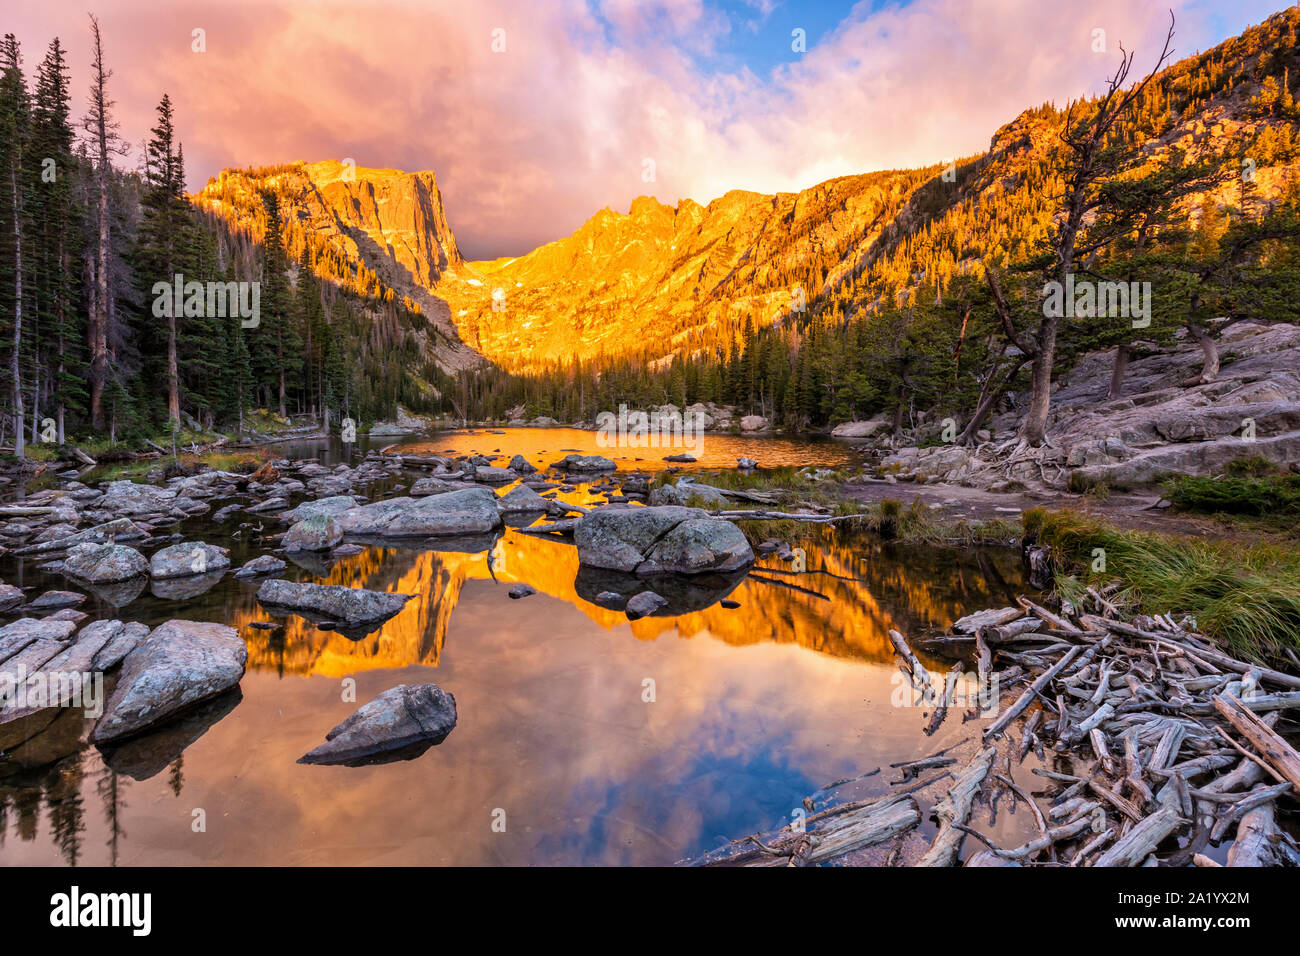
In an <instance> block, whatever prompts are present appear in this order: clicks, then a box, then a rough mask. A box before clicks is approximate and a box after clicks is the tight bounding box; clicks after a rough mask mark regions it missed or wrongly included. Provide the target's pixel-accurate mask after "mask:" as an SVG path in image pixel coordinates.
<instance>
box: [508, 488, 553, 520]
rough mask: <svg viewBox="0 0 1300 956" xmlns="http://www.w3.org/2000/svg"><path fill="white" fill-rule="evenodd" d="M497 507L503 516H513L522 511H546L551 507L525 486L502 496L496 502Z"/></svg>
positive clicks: (513, 489)
mask: <svg viewBox="0 0 1300 956" xmlns="http://www.w3.org/2000/svg"><path fill="white" fill-rule="evenodd" d="M497 507H498V508H499V509H501V511H502V513H503V514H513V513H516V512H522V511H546V510H548V509H549V508H550V507H551V503H550V502H549V501H547V500H546V499H545V498H543V497H542V496H541V495H539V494H538V493H537V492H535V491H533V489H531V488H529V487H528V486H527V485H520V486H519V487H517V488H512V489H510V491H508V492H506V493H505V494H504V495H502V496H501V499H500V500H499V501H498V502H497Z"/></svg>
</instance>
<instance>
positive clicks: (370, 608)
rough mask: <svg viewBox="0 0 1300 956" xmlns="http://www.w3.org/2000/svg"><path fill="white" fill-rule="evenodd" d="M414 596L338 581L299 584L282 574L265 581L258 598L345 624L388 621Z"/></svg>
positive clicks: (268, 604)
mask: <svg viewBox="0 0 1300 956" xmlns="http://www.w3.org/2000/svg"><path fill="white" fill-rule="evenodd" d="M413 597H415V595H414V594H395V593H392V592H388V591H367V590H365V589H364V588H349V587H343V586H342V585H338V584H298V583H295V582H293V581H284V580H281V579H279V578H276V579H273V580H270V581H264V582H263V583H262V586H261V587H260V588H258V589H257V600H258V601H260V602H261V603H262V604H263V605H266V606H267V607H270V608H284V609H286V610H290V611H299V612H304V611H305V612H307V613H309V614H314V615H318V616H319V617H320V618H324V619H327V620H330V621H340V622H342V623H344V624H349V625H359V624H375V623H379V622H381V621H386V620H388V619H389V618H390V617H392V616H393V615H394V614H396V613H397V612H398V611H400V610H401V609H402V608H403V607H405V606H406V602H407V601H409V600H411V598H413Z"/></svg>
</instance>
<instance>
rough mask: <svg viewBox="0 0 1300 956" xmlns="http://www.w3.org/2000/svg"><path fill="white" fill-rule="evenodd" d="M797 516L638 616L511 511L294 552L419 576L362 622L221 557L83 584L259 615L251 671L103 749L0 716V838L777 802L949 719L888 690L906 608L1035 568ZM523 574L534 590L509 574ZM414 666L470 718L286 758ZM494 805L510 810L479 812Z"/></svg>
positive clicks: (525, 819) (527, 835) (105, 844)
mask: <svg viewBox="0 0 1300 956" xmlns="http://www.w3.org/2000/svg"><path fill="white" fill-rule="evenodd" d="M797 543H798V544H800V545H801V546H802V547H804V548H805V549H806V551H807V564H808V571H807V572H806V573H801V574H797V575H794V574H790V573H789V571H788V565H785V564H783V563H782V562H779V561H777V560H775V559H762V560H761V561H760V564H759V565H758V567H756V568H755V570H754V572H753V573H750V574H748V575H744V576H740V577H739V578H738V579H737V578H719V579H716V580H699V581H693V582H688V583H684V584H682V585H681V587H680V589H679V590H680V593H673V594H668V595H666V596H668V597H669V598H670V600H672V601H673V602H674V604H673V606H672V608H671V610H672V611H673V612H674V613H672V614H671V615H669V616H652V617H647V618H642V619H640V620H637V621H635V622H629V621H628V620H627V618H626V616H625V615H624V614H623V613H621V612H620V611H617V610H612V609H609V608H605V607H601V606H599V605H597V604H596V603H595V602H594V597H595V595H596V594H597V593H599V592H600V591H601V590H606V589H609V586H610V584H611V582H609V581H608V580H606V579H605V577H604V576H602V575H598V574H592V573H591V572H587V571H580V569H579V567H578V564H577V554H576V551H575V550H574V548H573V547H572V546H571V545H568V544H566V543H564V542H562V541H559V540H551V539H547V538H539V537H537V536H532V535H527V534H523V533H520V532H518V531H515V530H507V531H505V532H504V533H503V534H502V535H501V536H499V537H497V538H494V539H486V540H485V539H479V540H477V541H468V542H455V543H451V548H450V549H447V550H429V549H428V547H427V544H428V543H427V542H420V543H413V542H403V543H401V544H400V545H397V544H393V543H387V544H371V545H369V546H367V547H366V548H365V550H364V551H362V552H361V553H360V554H356V555H352V556H348V557H343V558H340V559H338V560H335V561H333V562H330V563H328V565H323V566H321V567H319V568H314V567H307V568H304V567H296V566H293V565H291V566H290V568H289V569H288V570H287V572H286V573H287V574H288V575H289V576H290V577H295V578H297V579H300V580H318V581H320V582H321V583H328V584H342V585H348V586H360V587H366V588H371V589H375V590H386V591H400V592H405V593H410V594H416V595H418V596H419V597H418V599H417V600H413V601H410V602H408V603H407V605H406V606H405V607H404V608H403V609H402V610H401V611H400V612H399V613H398V614H397V615H396V616H394V617H393V618H391V619H389V620H388V621H386V622H385V623H384V624H383V625H382V627H381V628H380V629H379V630H378V631H377V632H375V633H371V634H368V635H365V636H362V637H360V638H359V639H353V638H351V637H349V636H347V635H345V634H341V633H338V632H334V631H323V630H319V629H317V628H316V627H315V626H314V625H313V624H312V623H311V622H309V621H307V620H304V619H303V618H301V617H299V616H297V615H291V616H288V617H286V618H279V619H277V618H275V617H273V616H272V615H270V614H269V613H268V612H267V611H266V610H265V609H263V608H262V607H261V606H260V605H259V604H258V603H257V600H256V592H257V587H258V584H259V582H258V581H256V580H254V581H247V582H245V581H238V580H236V579H234V578H233V576H230V575H225V576H221V578H220V579H219V580H217V581H215V582H206V581H205V582H202V584H203V587H204V588H205V590H202V591H201V593H197V594H196V595H195V596H192V597H187V598H186V600H185V603H184V604H183V605H178V604H176V603H175V602H173V601H170V600H165V599H164V598H163V597H160V596H158V595H157V594H156V593H153V594H151V593H144V594H142V595H140V596H139V597H138V598H137V599H136V600H135V601H133V602H131V603H130V604H129V605H127V606H126V607H125V608H123V609H122V610H121V611H120V612H118V611H117V610H115V609H114V608H113V607H112V604H111V603H103V604H96V605H95V606H94V607H93V608H91V607H90V606H89V603H90V602H88V607H87V610H92V612H93V613H95V614H96V615H98V616H117V615H118V614H120V616H122V617H123V618H127V619H133V620H140V621H143V622H145V623H148V624H151V625H153V624H157V623H160V622H161V621H163V620H166V619H168V618H169V617H173V616H177V615H178V614H183V615H184V616H185V617H187V618H191V619H203V620H216V621H225V622H228V623H230V624H231V625H233V626H235V627H237V628H239V629H240V632H241V634H242V635H243V636H244V637H245V639H246V640H247V642H248V647H249V671H248V674H247V675H246V677H245V679H244V681H243V684H242V686H241V689H240V691H239V692H237V693H234V694H231V695H227V696H226V697H223V698H221V699H219V700H217V701H212V702H209V704H208V705H207V706H206V707H204V708H203V709H201V710H199V711H195V712H193V713H191V714H189V715H187V717H186V719H185V720H183V721H180V722H178V723H176V724H173V725H171V726H169V727H166V728H164V729H162V730H161V731H159V732H157V733H155V734H151V735H149V736H147V737H144V738H141V739H139V740H136V741H132V742H130V743H128V744H126V745H124V746H121V747H118V748H115V749H113V750H111V751H108V752H105V753H100V752H99V751H98V750H97V749H95V748H90V747H87V745H86V743H85V739H86V734H87V733H88V731H89V729H90V725H91V722H90V721H88V720H86V719H84V718H83V717H82V716H81V715H80V714H79V713H78V712H73V711H53V712H51V711H46V712H42V713H39V714H35V715H32V716H31V717H29V718H27V719H26V720H25V721H24V722H22V723H23V726H21V727H17V726H14V725H8V726H5V727H0V749H2V750H3V752H4V754H3V757H0V841H2V842H0V862H4V863H11V864H17V863H47V864H48V863H59V862H63V863H89V864H113V863H122V864H132V863H154V864H178V863H181V864H190V863H195V864H197V863H253V864H269V863H287V864H294V863H318V864H319V863H337V864H351V863H355V864H382V863H399V862H400V863H426V864H427V863H480V864H484V863H607V864H613V863H670V862H673V861H675V860H678V859H681V858H683V857H685V856H688V855H692V854H694V853H697V852H699V851H701V850H704V849H708V848H710V847H712V846H715V845H717V842H718V841H719V840H720V839H723V838H730V837H733V836H735V835H736V834H738V833H742V832H751V831H753V830H755V829H758V828H760V827H765V826H770V825H772V824H773V823H774V822H779V821H780V820H781V819H783V818H787V816H788V813H789V812H790V808H791V807H793V806H796V805H798V801H799V799H800V798H801V797H802V796H803V795H804V794H806V793H808V792H810V791H812V790H814V789H816V787H818V786H820V785H821V784H822V783H825V782H826V781H828V780H833V779H838V778H841V777H845V776H849V775H852V774H855V773H859V772H861V771H862V770H863V769H866V768H869V767H871V766H875V765H882V764H885V763H890V762H895V761H898V760H903V759H910V758H913V757H916V756H920V755H921V754H923V753H928V752H930V751H932V750H934V749H937V748H938V747H941V746H943V743H944V740H945V739H946V738H945V736H944V735H945V734H947V733H949V732H950V731H951V732H952V733H957V732H958V731H959V729H960V728H957V729H956V730H953V729H952V728H945V729H944V730H942V731H941V733H940V734H939V735H938V736H936V737H933V738H926V737H924V736H923V735H922V734H921V733H920V727H921V724H922V720H921V715H920V713H918V712H916V711H912V710H906V709H903V710H900V709H896V708H892V707H890V706H889V700H890V694H891V691H892V690H893V685H894V680H895V675H896V673H897V671H896V666H895V662H894V660H893V657H892V651H891V649H890V646H889V642H888V638H887V632H888V630H889V629H890V628H898V629H900V630H903V631H904V632H907V633H910V634H919V633H921V632H922V631H923V629H925V628H926V627H928V626H932V625H936V624H945V623H947V622H949V621H951V620H952V619H953V618H955V617H956V616H959V615H960V614H962V613H966V612H967V611H969V610H971V609H973V608H976V607H985V606H988V605H989V604H991V603H994V602H998V601H1001V600H1003V599H1005V597H1006V595H1007V593H1008V591H1009V590H1011V589H1014V588H1016V587H1020V586H1021V585H1022V582H1021V578H1020V571H1019V567H1018V565H1017V563H1016V561H1015V556H1014V554H1012V553H1010V552H989V553H981V552H974V553H972V552H969V551H957V550H939V549H908V548H902V547H896V546H890V545H887V544H884V543H882V542H880V541H878V540H875V539H873V538H870V537H867V536H862V535H855V534H850V533H847V532H845V531H843V530H841V531H838V532H836V531H832V530H831V529H828V528H812V529H810V530H809V531H808V532H807V534H806V535H805V536H804V538H803V540H801V541H799V542H797ZM439 547H440V548H441V547H444V545H442V544H440V545H439ZM251 553H252V552H250V553H249V554H247V555H244V554H239V553H238V546H236V553H234V554H232V559H235V563H236V565H237V564H238V563H240V561H241V560H242V559H244V558H246V557H248V556H251ZM28 573H29V574H31V575H32V576H31V578H30V580H31V581H33V582H36V583H45V584H47V585H48V584H49V583H50V582H48V581H44V580H43V579H42V578H40V577H39V575H34V574H33V573H32V572H30V571H29V572H28ZM517 582H524V583H527V584H529V585H531V586H532V587H534V588H535V589H536V590H537V591H538V594H536V595H534V596H532V597H528V598H525V599H523V600H519V601H512V600H508V599H507V598H506V591H507V590H508V588H509V586H510V585H512V584H514V583H517ZM613 584H614V585H615V588H614V589H620V588H622V589H625V591H624V593H631V592H630V590H627V589H628V588H629V582H626V581H620V582H613ZM723 597H726V598H728V599H729V600H730V601H734V602H736V603H738V605H739V607H736V608H733V609H728V608H724V607H722V606H721V605H720V604H719V603H718V602H719V600H720V599H721V598H723ZM255 622H270V623H272V624H274V625H277V626H275V627H273V629H270V630H262V629H258V628H254V627H253V626H252V625H253V624H254V623H255ZM927 663H929V662H928V661H927ZM344 678H351V679H353V680H355V682H356V692H355V700H349V699H345V698H346V696H347V695H346V694H345V690H346V688H347V686H348V685H347V683H346V682H345V681H344ZM429 680H435V681H437V682H438V683H439V684H440V686H442V687H443V688H444V689H445V690H448V691H450V692H451V693H453V694H454V695H455V697H456V700H457V705H458V711H459V714H460V721H459V723H458V725H457V728H456V731H455V732H454V733H453V734H451V735H450V736H449V737H448V738H447V739H446V740H445V741H444V742H443V743H441V744H440V745H439V746H437V747H435V748H431V749H430V750H428V752H426V753H424V754H423V755H422V756H420V757H419V758H418V759H415V760H409V761H402V762H396V763H388V764H382V765H376V766H363V767H328V766H308V765H301V764H298V763H297V762H296V761H297V759H298V757H300V756H301V755H302V754H303V753H306V752H307V751H308V750H310V749H311V748H313V747H315V746H316V745H317V744H318V743H319V742H320V741H321V740H322V739H323V737H324V734H325V732H326V731H327V730H328V729H329V728H330V727H332V726H334V725H335V724H337V723H338V722H340V721H341V720H342V719H343V718H345V717H346V716H347V715H348V714H350V713H351V712H352V711H353V710H355V709H356V707H357V706H358V705H359V704H360V703H364V702H365V701H367V700H369V699H371V698H372V697H374V696H375V695H376V694H378V693H380V692H382V691H384V690H386V689H388V688H390V687H392V686H394V685H396V684H399V683H418V682H424V681H429ZM648 692H649V693H648ZM195 808H203V809H204V810H205V812H206V818H207V821H208V829H207V831H206V832H205V833H199V834H196V833H194V832H193V829H192V827H191V823H192V812H193V810H194V809H195ZM498 809H501V810H504V811H505V813H506V817H507V821H508V822H507V830H506V832H505V833H497V832H494V831H493V830H492V828H491V821H492V815H493V812H494V811H495V810H498Z"/></svg>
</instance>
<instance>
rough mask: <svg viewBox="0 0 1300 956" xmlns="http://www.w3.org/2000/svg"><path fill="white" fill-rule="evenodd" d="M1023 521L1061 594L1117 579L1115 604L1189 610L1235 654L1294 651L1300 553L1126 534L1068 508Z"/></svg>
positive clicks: (1299, 634) (1299, 629) (1178, 612)
mask: <svg viewBox="0 0 1300 956" xmlns="http://www.w3.org/2000/svg"><path fill="white" fill-rule="evenodd" d="M1023 523H1024V528H1025V536H1026V540H1029V541H1034V542H1036V543H1038V544H1041V545H1044V546H1046V547H1049V548H1051V549H1052V551H1053V560H1054V563H1055V566H1056V567H1057V569H1058V570H1057V576H1056V585H1057V589H1058V590H1059V591H1060V592H1061V593H1062V594H1065V595H1067V596H1075V597H1077V596H1078V595H1080V594H1081V593H1082V592H1083V590H1084V589H1085V588H1086V587H1087V586H1088V585H1096V586H1099V585H1104V584H1108V583H1111V582H1114V581H1116V580H1118V581H1119V583H1120V589H1119V591H1118V592H1117V593H1116V594H1115V595H1114V596H1112V597H1111V598H1109V600H1111V601H1112V603H1117V604H1119V605H1122V606H1124V607H1126V608H1128V609H1130V610H1134V611H1137V610H1142V611H1145V612H1147V613H1170V614H1172V615H1173V616H1174V617H1175V619H1177V618H1179V617H1181V616H1182V615H1191V616H1192V617H1193V618H1195V619H1196V622H1197V625H1198V626H1199V628H1200V629H1201V631H1202V632H1203V633H1205V634H1206V635H1208V636H1210V637H1213V638H1215V639H1217V640H1220V641H1223V642H1225V643H1227V644H1228V645H1229V646H1230V647H1232V649H1233V650H1234V651H1236V652H1238V653H1246V654H1251V655H1254V656H1256V657H1259V658H1265V657H1275V656H1278V655H1279V654H1280V652H1281V650H1282V649H1283V648H1284V647H1292V648H1294V647H1300V551H1297V550H1295V549H1293V548H1288V547H1285V546H1279V545H1272V544H1254V543H1251V544H1248V543H1242V542H1238V541H1230V540H1223V541H1206V540H1203V539H1200V538H1190V537H1184V536H1176V535H1165V534H1155V533H1151V532H1136V531H1125V530H1121V529H1118V528H1115V527H1113V526H1111V525H1108V524H1105V523H1103V522H1101V521H1098V520H1097V519H1095V518H1092V517H1089V516H1085V515H1082V514H1079V513H1078V512H1073V511H1056V512H1048V511H1046V510H1044V509H1042V508H1034V509H1030V510H1028V511H1026V512H1025V513H1024V515H1023ZM1099 559H1100V560H1099Z"/></svg>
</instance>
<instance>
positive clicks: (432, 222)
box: [194, 159, 481, 368]
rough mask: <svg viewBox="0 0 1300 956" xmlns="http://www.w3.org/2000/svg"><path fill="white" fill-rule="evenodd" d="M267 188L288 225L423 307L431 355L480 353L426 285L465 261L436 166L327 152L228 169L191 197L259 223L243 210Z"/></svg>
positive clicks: (454, 362) (471, 360)
mask: <svg viewBox="0 0 1300 956" xmlns="http://www.w3.org/2000/svg"><path fill="white" fill-rule="evenodd" d="M264 188H274V189H276V190H277V191H278V192H279V194H280V198H281V215H282V217H283V219H284V221H285V229H286V233H291V232H293V231H294V230H301V231H302V232H304V233H306V234H307V235H309V236H310V237H311V238H312V241H313V242H314V243H315V244H316V245H317V246H318V247H319V246H320V245H323V246H324V247H326V248H327V249H328V250H329V251H330V253H331V254H332V255H334V256H336V257H338V258H339V259H341V260H343V261H345V262H348V263H350V264H352V265H353V266H354V267H356V266H358V265H360V266H363V267H364V268H365V269H367V270H369V271H370V272H371V273H374V275H375V276H376V277H377V278H378V280H379V282H380V283H382V284H383V286H385V287H387V288H388V289H391V290H393V292H394V293H396V294H398V295H400V296H404V297H406V298H408V299H410V300H411V301H412V302H414V303H416V304H417V305H418V306H419V307H420V311H421V312H423V314H424V315H425V316H426V317H428V319H429V320H430V322H431V323H432V324H433V326H434V329H435V334H434V335H433V336H432V337H431V338H430V340H429V341H428V343H427V346H428V347H427V352H428V354H429V357H430V358H433V359H434V360H436V361H438V362H439V363H440V364H442V365H443V366H444V367H447V368H463V367H466V366H469V365H473V364H477V363H478V362H480V361H481V358H480V357H479V356H478V355H477V354H475V353H474V352H473V350H472V349H469V348H466V347H465V346H464V345H463V344H462V343H461V342H460V340H459V338H458V337H457V334H456V328H455V326H454V324H453V323H452V322H451V319H450V314H449V312H448V309H447V305H446V303H445V302H444V301H443V300H442V299H440V298H437V297H435V296H434V295H432V294H431V292H430V290H432V289H433V288H434V286H435V285H436V284H437V283H438V281H439V279H440V278H441V277H442V276H443V274H444V273H445V272H446V271H447V270H448V269H457V268H461V267H462V266H463V265H464V260H463V259H462V258H461V254H460V250H459V249H458V248H457V246H456V237H455V235H453V233H452V231H451V226H449V225H448V224H447V216H446V213H445V211H444V210H443V205H442V194H441V193H440V192H439V190H438V182H437V179H436V177H435V176H434V174H433V172H431V171H423V172H414V173H408V172H403V171H402V170H400V169H368V168H365V167H360V166H356V167H354V166H351V165H348V164H344V163H341V162H339V161H337V160H332V159H331V160H325V161H323V162H317V163H295V164H292V165H289V166H282V167H275V168H273V169H271V170H266V171H243V170H226V171H224V172H222V173H221V175H220V176H219V177H217V179H215V180H213V181H212V182H210V183H209V184H208V185H207V186H206V187H205V188H204V189H203V190H202V191H200V192H199V193H198V194H197V195H196V196H195V197H194V201H195V202H196V204H198V205H199V206H200V207H202V208H205V209H209V210H212V211H214V212H217V213H218V214H220V215H222V216H224V217H226V218H227V219H229V220H233V221H235V222H237V223H239V224H241V225H243V226H245V227H248V228H253V229H254V231H256V228H257V225H256V216H255V215H250V214H249V212H248V210H250V209H255V208H256V206H257V201H256V197H257V194H258V192H259V190H261V189H264Z"/></svg>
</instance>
